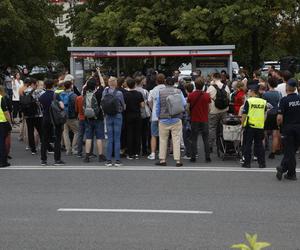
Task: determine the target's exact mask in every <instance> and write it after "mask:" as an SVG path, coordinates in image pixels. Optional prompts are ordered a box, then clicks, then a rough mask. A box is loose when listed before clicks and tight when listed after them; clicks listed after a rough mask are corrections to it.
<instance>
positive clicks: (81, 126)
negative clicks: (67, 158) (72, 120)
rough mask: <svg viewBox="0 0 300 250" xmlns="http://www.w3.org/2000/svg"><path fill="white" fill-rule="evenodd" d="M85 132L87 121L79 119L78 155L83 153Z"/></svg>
mask: <svg viewBox="0 0 300 250" xmlns="http://www.w3.org/2000/svg"><path fill="white" fill-rule="evenodd" d="M84 134H85V121H84V120H83V121H79V131H78V155H82V147H83V139H84Z"/></svg>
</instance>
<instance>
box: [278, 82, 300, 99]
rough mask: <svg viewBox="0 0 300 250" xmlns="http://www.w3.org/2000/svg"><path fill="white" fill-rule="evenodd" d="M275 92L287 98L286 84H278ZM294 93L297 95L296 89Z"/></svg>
mask: <svg viewBox="0 0 300 250" xmlns="http://www.w3.org/2000/svg"><path fill="white" fill-rule="evenodd" d="M275 90H277V91H278V92H279V93H281V96H282V97H285V96H287V93H286V83H280V84H278V86H277V88H275ZM295 93H298V90H297V89H296V90H295Z"/></svg>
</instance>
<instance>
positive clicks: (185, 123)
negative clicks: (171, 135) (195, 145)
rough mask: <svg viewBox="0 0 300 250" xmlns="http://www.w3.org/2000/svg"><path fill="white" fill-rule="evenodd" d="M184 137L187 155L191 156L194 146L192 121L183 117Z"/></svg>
mask: <svg viewBox="0 0 300 250" xmlns="http://www.w3.org/2000/svg"><path fill="white" fill-rule="evenodd" d="M182 137H183V143H184V148H185V155H186V156H188V157H190V156H191V147H192V145H191V144H192V138H191V137H192V133H191V123H190V121H188V120H186V119H183V121H182Z"/></svg>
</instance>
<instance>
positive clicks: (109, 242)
mask: <svg viewBox="0 0 300 250" xmlns="http://www.w3.org/2000/svg"><path fill="white" fill-rule="evenodd" d="M12 156H13V161H12V163H13V165H14V166H13V167H11V168H7V169H1V170H0V222H1V226H0V249H130V250H131V249H163V250H165V249H212V250H215V249H230V246H231V245H232V244H234V243H240V242H242V241H244V233H245V232H248V233H257V234H258V237H259V240H262V241H267V242H270V243H271V244H272V246H271V247H270V248H269V249H276V250H296V249H300V238H299V235H300V209H299V207H300V182H299V181H296V182H289V181H282V182H279V181H277V180H276V178H275V173H274V170H273V169H272V168H271V167H273V166H274V165H276V164H277V163H278V160H279V159H278V160H275V161H272V162H270V161H269V162H268V165H269V167H270V168H269V169H266V170H259V169H253V170H250V171H251V172H249V171H248V170H243V169H241V168H240V167H239V164H238V162H237V161H232V160H228V161H225V162H223V161H220V160H217V159H216V157H214V156H213V162H212V163H211V164H210V165H207V164H204V163H202V162H201V160H202V159H201V158H200V159H199V162H201V163H198V164H196V165H191V164H189V163H188V162H186V167H185V168H180V169H176V168H161V167H150V165H152V164H153V162H149V161H147V160H142V161H136V162H131V161H130V162H128V161H124V163H125V166H124V167H120V168H118V169H117V168H109V169H108V168H105V167H99V166H98V165H99V164H98V163H96V162H93V163H91V164H90V165H84V164H83V163H82V162H81V161H80V160H79V159H77V158H75V157H65V160H66V161H67V163H68V165H67V166H66V167H65V168H59V167H58V168H51V167H46V168H45V167H37V166H36V165H38V164H39V156H31V155H30V153H29V152H26V151H25V150H24V145H23V144H22V143H17V142H16V141H15V140H14V143H13V151H12ZM50 157H51V156H50ZM128 165H130V166H128ZM139 165H140V166H139ZM31 166H33V167H31ZM62 208H63V209H68V208H78V209H121V211H120V212H117V213H112V212H106V213H104V212H99V211H98V212H82V211H78V212H61V211H58V209H62ZM123 209H138V210H149V209H151V210H181V211H185V212H186V213H183V214H179V213H175V214H171V213H165V214H161V213H136V212H135V213H124V211H123ZM122 211H123V212H122ZM188 211H210V212H211V214H189V213H188Z"/></svg>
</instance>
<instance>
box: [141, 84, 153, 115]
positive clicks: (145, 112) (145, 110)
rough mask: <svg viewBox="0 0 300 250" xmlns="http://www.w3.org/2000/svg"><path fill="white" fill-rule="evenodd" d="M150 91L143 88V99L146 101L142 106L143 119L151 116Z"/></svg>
mask: <svg viewBox="0 0 300 250" xmlns="http://www.w3.org/2000/svg"><path fill="white" fill-rule="evenodd" d="M148 94H149V93H148V91H147V90H145V89H143V94H142V95H143V99H144V103H145V107H143V108H141V117H142V119H146V118H149V117H150V116H151V110H150V108H149V106H148V102H147V100H148Z"/></svg>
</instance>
